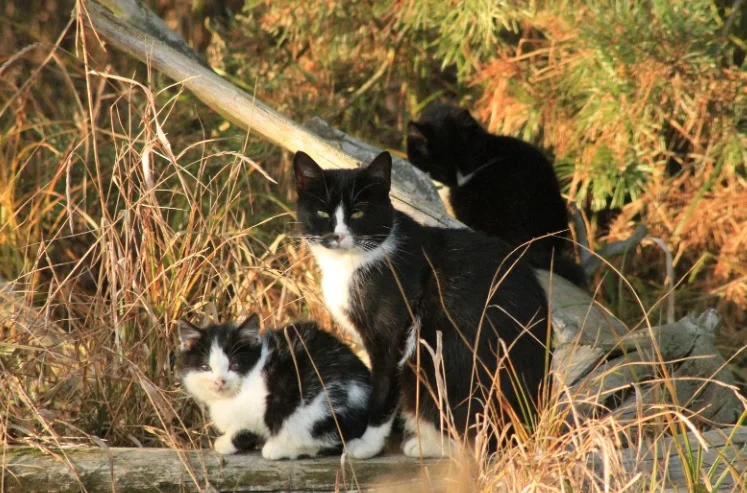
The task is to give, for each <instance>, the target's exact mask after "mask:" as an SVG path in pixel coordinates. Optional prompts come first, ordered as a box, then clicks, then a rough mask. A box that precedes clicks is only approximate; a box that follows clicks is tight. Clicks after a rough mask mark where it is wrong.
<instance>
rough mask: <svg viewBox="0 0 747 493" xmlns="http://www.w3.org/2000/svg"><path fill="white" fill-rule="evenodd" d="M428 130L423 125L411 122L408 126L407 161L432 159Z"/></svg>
mask: <svg viewBox="0 0 747 493" xmlns="http://www.w3.org/2000/svg"><path fill="white" fill-rule="evenodd" d="M427 130H428V128H427V126H426V125H425V124H423V123H418V122H409V123H408V124H407V159H409V160H410V162H412V161H420V160H427V159H428V158H429V157H430V152H429V150H428V135H427V134H428V131H427Z"/></svg>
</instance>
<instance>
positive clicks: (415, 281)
mask: <svg viewBox="0 0 747 493" xmlns="http://www.w3.org/2000/svg"><path fill="white" fill-rule="evenodd" d="M391 166H392V161H391V156H390V155H389V153H386V152H384V153H382V154H380V155H379V156H377V157H376V159H374V160H373V161H372V162H371V164H370V165H369V166H367V167H366V168H362V169H358V170H322V168H320V167H319V166H318V165H317V164H316V163H315V162H314V161H313V160H312V159H311V157H309V156H308V155H306V154H304V153H302V152H298V153H296V156H295V159H294V168H295V178H296V187H297V190H298V204H297V216H298V221H299V222H300V224H301V230H302V234H303V236H304V237H305V239H306V241H307V243H308V245H309V248H310V250H311V252H312V253H313V255H314V257H315V258H316V261H317V263H318V264H319V267H320V268H321V271H322V276H323V279H322V292H323V295H324V299H325V302H326V305H327V307H328V309H329V310H330V312H331V313H332V314H333V316H334V317H335V319H336V320H337V321H338V322H339V323H340V324H341V325H342V326H343V327H344V328H345V329H347V330H349V331H351V332H353V333H356V334H358V335H359V336H360V339H361V340H362V341H363V344H364V346H365V348H366V351H367V352H368V354H369V357H370V360H371V366H372V381H373V391H372V394H371V401H370V405H369V413H370V414H369V423H368V428H367V429H366V432H365V433H364V434H363V436H362V437H361V438H359V439H356V440H352V441H350V442H348V444H347V451H348V453H349V454H350V455H351V456H353V457H356V458H367V457H371V456H374V455H376V454H378V453H379V452H380V451H381V449H382V448H383V446H384V444H385V441H386V439H387V437H388V435H389V433H390V430H391V426H392V420H393V418H394V416H395V413H396V409H397V407H398V406H399V405H401V408H402V414H403V416H404V418H405V431H406V432H407V433H408V434H409V435H410V436H409V438H407V439H406V440H405V441H404V443H403V451H404V452H405V454H407V455H408V456H419V455H423V456H437V455H441V454H442V453H443V452H444V450H443V448H442V445H443V444H444V443H449V442H448V440H443V437H442V434H441V431H440V430H439V429H437V424H438V423H439V417H440V412H439V409H438V403H437V402H436V401H435V400H434V399H433V398H432V396H431V393H430V391H429V390H427V389H428V388H430V389H431V390H432V391H433V393H434V395H435V394H436V393H437V392H438V391H437V388H436V387H437V385H436V373H435V369H434V364H433V360H432V358H431V357H430V356H429V354H428V351H425V350H423V351H421V349H423V344H427V345H428V346H430V347H431V348H433V349H434V350H435V349H436V348H437V346H438V337H439V336H438V332H440V333H441V334H442V344H443V351H442V352H443V367H444V369H445V379H446V389H445V390H446V393H447V395H448V403H447V404H446V406H445V407H446V408H448V410H447V409H445V410H444V413H445V414H448V413H449V412H451V413H453V416H454V422H455V424H456V425H457V426H458V427H459V429H460V430H461V431H465V430H467V429H468V427H469V426H471V425H473V424H474V423H475V420H476V416H477V415H478V414H480V413H482V412H483V411H484V408H485V404H486V403H489V402H490V403H491V404H495V403H496V399H494V398H493V397H495V393H494V392H493V393H491V392H490V389H491V387H492V386H493V385H494V384H496V383H498V385H499V386H500V390H501V393H502V394H503V395H502V397H501V399H502V402H505V403H507V404H508V405H510V406H514V407H515V408H516V410H517V412H519V410H518V404H519V401H518V397H517V392H516V390H517V389H521V390H522V391H524V392H525V395H527V396H528V397H529V398H530V399H535V398H536V396H537V395H538V389H539V388H540V385H541V382H542V381H543V378H544V375H545V365H544V361H545V352H546V350H545V346H544V341H545V340H546V334H547V300H546V298H545V293H544V291H543V289H542V288H541V287H540V285H539V283H538V282H537V279H536V277H535V275H534V272H533V270H532V269H531V267H530V266H529V265H528V264H527V263H526V262H525V261H523V260H522V259H520V258H518V257H519V255H513V256H511V258H509V256H510V255H509V254H510V252H511V251H512V248H511V247H510V246H509V245H508V244H506V243H505V242H503V241H502V240H500V239H498V238H493V237H490V236H487V235H485V234H483V233H479V232H475V231H470V230H467V229H462V230H455V229H444V228H433V227H425V226H422V225H420V224H418V223H416V222H415V221H414V220H413V219H412V218H410V217H409V216H407V215H405V214H402V213H400V212H398V211H395V210H394V208H393V207H392V203H391V200H390V198H389V189H390V186H391ZM525 327H526V329H525ZM499 339H500V340H502V341H503V342H505V344H506V347H509V348H511V349H510V350H509V357H510V359H511V362H512V364H513V367H514V368H515V369H516V373H517V376H518V381H512V379H511V377H510V375H509V372H508V371H506V370H505V369H502V370H500V372H499V373H498V376H497V377H496V368H497V367H498V359H497V358H498V357H499V356H501V357H502V356H505V354H504V352H503V350H502V349H501V344H500V342H499ZM418 353H421V354H420V357H419V358H418ZM475 355H476V357H475ZM418 360H419V362H420V371H421V372H422V374H423V377H424V381H422V380H421V383H420V384H419V383H418V377H417V375H416V373H415V369H414V368H413V366H414V365H415V364H416V362H417V361H418ZM476 360H477V363H476V364H475V361H476ZM475 367H476V368H475ZM513 384H516V387H513V386H512V385H513ZM418 386H419V387H418ZM490 396H492V397H490ZM418 401H419V407H416V402H418ZM416 430H419V437H417V436H413V435H414V432H415V431H416Z"/></svg>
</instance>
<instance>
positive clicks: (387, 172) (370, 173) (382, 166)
mask: <svg viewBox="0 0 747 493" xmlns="http://www.w3.org/2000/svg"><path fill="white" fill-rule="evenodd" d="M364 173H365V174H366V176H367V177H368V178H371V179H373V180H376V181H380V182H382V183H385V184H386V185H387V187H388V186H390V185H391V182H392V155H391V154H389V152H387V151H384V152H382V153H381V154H379V155H378V156H376V157H375V158H374V160H373V161H371V164H369V165H368V166H366V169H365V170H364Z"/></svg>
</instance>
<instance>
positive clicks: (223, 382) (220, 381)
mask: <svg viewBox="0 0 747 493" xmlns="http://www.w3.org/2000/svg"><path fill="white" fill-rule="evenodd" d="M225 385H226V379H225V378H218V379H216V380H215V386H216V388H217V389H218V390H223V387H224V386H225Z"/></svg>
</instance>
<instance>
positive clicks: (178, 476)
mask: <svg viewBox="0 0 747 493" xmlns="http://www.w3.org/2000/svg"><path fill="white" fill-rule="evenodd" d="M55 453H56V454H58V456H57V457H55V456H52V455H44V454H42V453H41V452H39V450H37V449H32V448H30V447H18V448H12V449H9V450H7V451H6V457H5V459H3V460H4V466H3V467H4V468H5V483H4V485H3V486H4V491H5V492H7V493H15V492H18V493H20V492H24V493H25V492H31V491H46V492H67V491H81V486H83V487H84V488H85V489H87V490H88V491H115V490H117V491H118V490H126V491H162V492H172V491H173V492H177V491H201V490H202V491H235V492H244V491H263V492H270V491H335V490H336V489H337V488H339V490H340V491H354V490H357V489H359V487H360V488H361V489H367V488H371V487H373V486H376V485H382V484H389V485H392V486H393V485H402V484H415V483H417V482H418V481H420V476H421V473H427V472H431V473H432V472H434V470H435V468H436V466H437V465H438V462H439V461H435V460H429V461H423V462H422V463H421V462H420V461H418V460H416V459H409V458H407V457H402V456H384V457H377V458H374V459H369V460H365V461H357V462H355V463H352V462H347V463H345V464H344V465H342V464H341V461H340V457H329V458H320V459H306V460H295V461H267V460H264V459H263V458H262V456H261V455H259V453H258V452H253V453H247V454H240V455H231V456H220V455H218V454H215V453H214V452H212V451H210V450H199V451H179V452H177V451H176V450H171V449H156V448H110V449H101V448H93V447H75V448H63V449H60V450H57V451H56V452H55ZM62 454H64V455H65V456H66V457H67V459H68V460H69V461H70V463H71V464H72V465H73V466H74V467H75V470H76V472H77V474H78V477H80V478H81V481H82V483H83V484H81V483H80V482H79V481H78V479H77V478H76V476H75V475H74V474H72V473H71V471H70V468H69V467H68V465H67V464H66V463H65V461H63V460H61V459H60V457H61V456H62ZM185 460H186V461H187V463H188V464H189V466H190V468H191V469H192V471H193V473H194V475H195V478H196V479H197V483H198V484H197V485H196V484H195V481H194V480H193V479H192V477H191V474H190V473H189V470H188V469H187V467H186V466H185V462H184V461H185ZM444 465H446V464H444ZM395 478H396V479H395ZM198 485H199V487H198Z"/></svg>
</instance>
